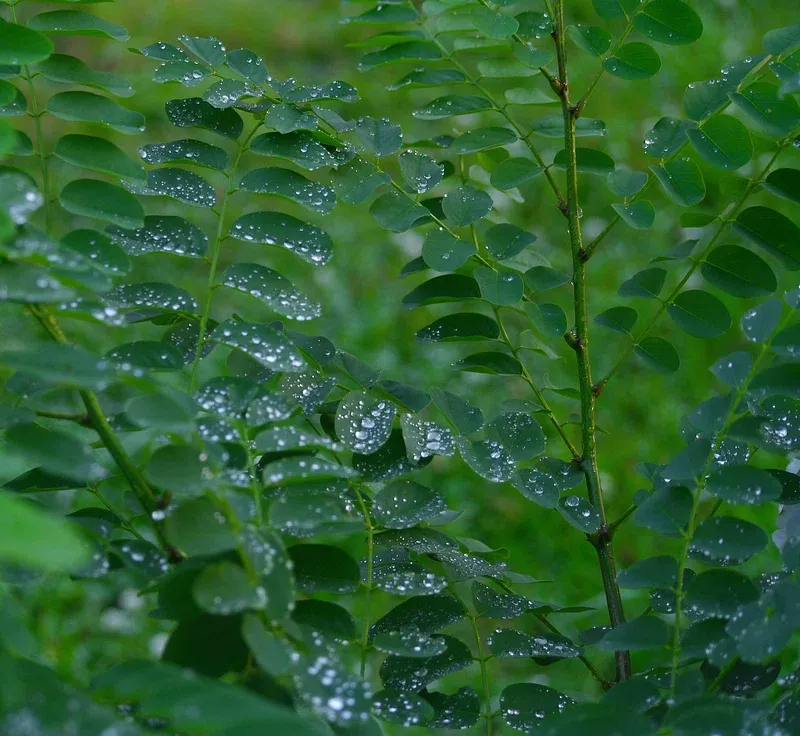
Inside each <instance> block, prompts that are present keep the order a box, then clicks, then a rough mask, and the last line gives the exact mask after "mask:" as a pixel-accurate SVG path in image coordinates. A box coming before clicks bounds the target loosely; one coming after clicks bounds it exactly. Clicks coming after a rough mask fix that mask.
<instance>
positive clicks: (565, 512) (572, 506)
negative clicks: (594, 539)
mask: <svg viewBox="0 0 800 736" xmlns="http://www.w3.org/2000/svg"><path fill="white" fill-rule="evenodd" d="M557 508H558V510H559V512H560V513H561V515H562V516H563V517H564V518H565V519H566V520H567V522H569V524H571V525H572V526H574V527H575V528H576V529H578V530H579V531H582V532H585V533H586V534H593V533H594V532H596V531H597V530H598V529H599V528H600V523H601V521H600V514H599V513H598V511H597V509H596V508H595V507H594V506H592V504H591V503H589V502H588V501H587V500H586V499H585V498H581V497H580V496H576V495H569V496H566V497H565V498H560V499H559V500H558V504H557Z"/></svg>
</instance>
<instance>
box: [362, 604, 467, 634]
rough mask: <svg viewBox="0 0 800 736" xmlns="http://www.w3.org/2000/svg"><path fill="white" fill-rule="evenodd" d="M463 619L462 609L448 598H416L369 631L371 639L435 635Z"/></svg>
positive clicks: (394, 609) (391, 612)
mask: <svg viewBox="0 0 800 736" xmlns="http://www.w3.org/2000/svg"><path fill="white" fill-rule="evenodd" d="M466 615H467V612H466V611H465V610H464V606H463V605H461V603H459V601H457V600H456V599H455V598H454V597H453V596H451V595H448V594H443V595H429V596H415V597H414V598H409V599H408V600H406V601H403V602H402V603H401V604H400V605H398V606H396V607H395V608H393V609H392V610H391V611H389V612H388V613H387V614H386V615H384V616H383V617H381V618H380V619H378V620H377V621H376V622H375V623H374V624H373V625H372V627H371V628H370V638H375V637H377V636H378V635H380V634H386V633H392V632H402V631H415V632H417V633H419V634H426V635H428V634H435V633H436V632H437V631H441V630H442V629H443V628H445V627H446V626H449V625H450V624H453V623H456V622H457V621H460V620H461V619H463V618H465V617H466Z"/></svg>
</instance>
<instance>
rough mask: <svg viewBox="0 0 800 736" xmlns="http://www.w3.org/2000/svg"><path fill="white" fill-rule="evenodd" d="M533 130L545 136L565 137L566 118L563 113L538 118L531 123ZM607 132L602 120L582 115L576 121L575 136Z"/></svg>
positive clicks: (584, 136) (586, 136) (582, 136)
mask: <svg viewBox="0 0 800 736" xmlns="http://www.w3.org/2000/svg"><path fill="white" fill-rule="evenodd" d="M531 130H532V131H533V132H534V133H536V134H537V135H541V136H543V137H545V138H559V139H563V137H564V118H563V117H562V116H561V115H546V116H545V117H542V118H537V119H536V120H534V121H533V124H532V125H531ZM605 134H606V124H605V123H604V122H603V121H602V120H596V119H594V118H584V117H580V118H578V120H577V121H576V123H575V136H576V137H577V138H588V137H590V136H603V135H605Z"/></svg>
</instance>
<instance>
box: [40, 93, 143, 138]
mask: <svg viewBox="0 0 800 736" xmlns="http://www.w3.org/2000/svg"><path fill="white" fill-rule="evenodd" d="M47 111H48V112H50V113H52V114H53V115H55V116H56V117H57V118H60V119H61V120H68V121H72V122H81V123H100V124H102V125H107V126H108V127H109V128H113V129H114V130H118V131H119V132H120V133H128V134H135V133H141V132H142V131H143V130H144V116H143V115H141V114H140V113H138V112H135V111H133V110H128V109H127V108H126V107H122V105H119V104H117V103H116V102H114V101H113V100H109V99H108V98H107V97H102V96H101V95H96V94H94V93H93V92H59V93H58V94H55V95H53V96H52V97H51V98H50V100H49V101H48V102H47Z"/></svg>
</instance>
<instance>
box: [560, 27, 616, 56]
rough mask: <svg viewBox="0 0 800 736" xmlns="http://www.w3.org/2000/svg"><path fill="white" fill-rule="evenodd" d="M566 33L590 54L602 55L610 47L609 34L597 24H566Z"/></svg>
mask: <svg viewBox="0 0 800 736" xmlns="http://www.w3.org/2000/svg"><path fill="white" fill-rule="evenodd" d="M567 35H568V36H569V37H570V39H572V41H573V42H574V43H575V44H576V45H577V46H578V47H579V48H581V49H583V50H584V51H586V52H587V53H589V54H591V55H592V56H602V55H603V54H605V52H606V51H608V49H609V48H610V47H611V34H610V33H609V32H608V31H606V30H605V29H604V28H599V27H598V26H586V25H582V24H578V25H576V26H567Z"/></svg>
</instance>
